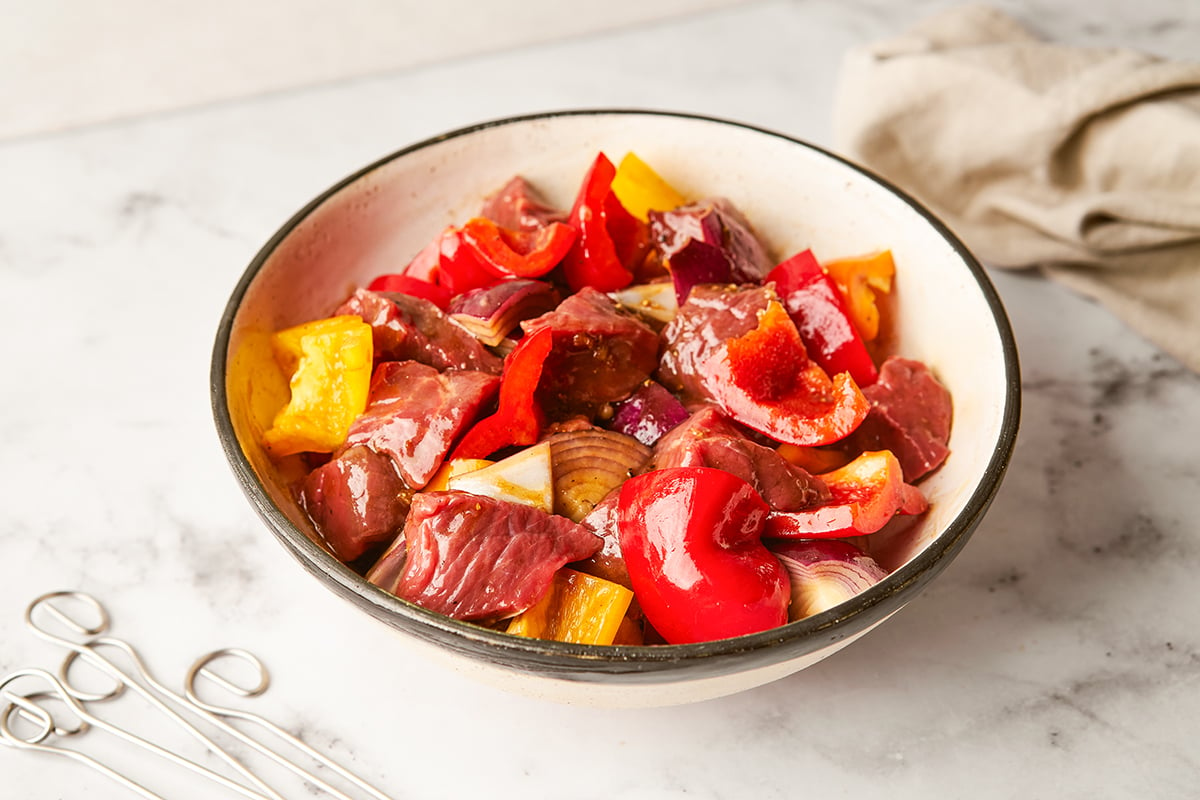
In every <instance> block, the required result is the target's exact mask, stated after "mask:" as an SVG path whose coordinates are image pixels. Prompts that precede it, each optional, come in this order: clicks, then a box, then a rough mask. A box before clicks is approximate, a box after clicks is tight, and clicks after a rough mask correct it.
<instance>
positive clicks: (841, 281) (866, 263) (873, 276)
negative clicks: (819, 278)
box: [825, 250, 896, 342]
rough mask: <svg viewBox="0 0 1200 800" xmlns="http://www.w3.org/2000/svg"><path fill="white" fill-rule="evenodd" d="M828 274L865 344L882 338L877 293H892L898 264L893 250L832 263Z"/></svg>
mask: <svg viewBox="0 0 1200 800" xmlns="http://www.w3.org/2000/svg"><path fill="white" fill-rule="evenodd" d="M825 271H826V272H827V273H829V277H831V278H833V282H834V283H835V284H837V287H838V291H839V292H841V295H842V298H843V299H844V300H845V301H846V308H847V309H848V310H849V311H850V320H851V322H853V323H854V327H855V328H857V329H858V334H859V335H860V336H862V338H863V340H864V341H868V342H869V341H871V340H872V339H874V338H875V337H876V336H878V335H879V307H878V306H877V305H876V304H875V293H876V292H882V293H884V294H888V293H890V292H891V291H892V277H893V276H894V275H895V274H896V264H895V262H894V261H893V260H892V251H891V250H880V251H879V252H876V253H871V254H869V255H865V256H856V257H854V258H842V259H838V260H837V261H830V262H829V263H827V264H826V265H825Z"/></svg>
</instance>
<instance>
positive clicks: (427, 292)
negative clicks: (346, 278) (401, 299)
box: [367, 274, 450, 311]
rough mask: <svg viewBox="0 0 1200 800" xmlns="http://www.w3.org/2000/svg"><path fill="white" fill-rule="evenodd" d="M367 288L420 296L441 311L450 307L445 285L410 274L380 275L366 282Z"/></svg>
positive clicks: (375, 290)
mask: <svg viewBox="0 0 1200 800" xmlns="http://www.w3.org/2000/svg"><path fill="white" fill-rule="evenodd" d="M367 289H368V290H370V291H372V292H396V293H398V294H406V295H409V296H410V297H420V298H421V299H422V300H428V301H429V302H431V303H433V304H434V305H435V306H437V307H438V308H440V309H441V310H442V311H445V310H446V309H447V308H449V307H450V292H449V291H447V290H446V287H444V286H438V285H437V284H436V283H430V282H429V281H425V280H421V279H420V278H414V277H412V276H411V275H406V274H388V275H380V276H378V277H376V278H375V280H373V281H371V282H370V283H369V284H367Z"/></svg>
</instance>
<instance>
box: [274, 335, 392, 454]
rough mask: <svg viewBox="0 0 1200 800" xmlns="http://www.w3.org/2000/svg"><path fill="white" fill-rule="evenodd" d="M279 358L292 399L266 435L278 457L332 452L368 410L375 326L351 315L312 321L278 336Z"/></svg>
mask: <svg viewBox="0 0 1200 800" xmlns="http://www.w3.org/2000/svg"><path fill="white" fill-rule="evenodd" d="M272 344H273V346H274V350H275V358H276V360H277V361H278V362H279V366H280V367H281V368H282V369H283V371H284V372H285V373H290V374H291V381H290V388H291V399H290V400H289V401H288V403H287V405H286V406H284V407H283V408H282V409H281V410H280V411H279V413H278V414H276V415H275V419H274V421H273V422H272V424H271V427H270V429H269V430H267V432H266V433H264V434H263V444H264V445H266V447H267V449H268V450H269V451H270V452H271V454H272V455H274V456H286V455H292V454H294V453H301V452H315V453H330V452H333V451H334V450H336V449H337V448H338V447H339V446H340V445H341V444H342V442H344V441H345V440H346V434H347V432H349V430H350V424H351V423H352V422H354V420H355V418H356V417H358V415H359V414H362V413H363V411H364V410H366V407H367V394H368V391H369V389H370V386H371V368H372V358H373V349H372V343H371V326H370V325H368V324H367V323H365V322H363V321H362V319H361V318H360V317H357V316H353V315H347V316H340V317H330V318H328V319H321V320H316V321H314V322H306V323H304V324H302V325H297V326H295V327H293V328H288V329H287V330H283V331H279V332H278V333H276V334H275V336H274V338H273V340H272Z"/></svg>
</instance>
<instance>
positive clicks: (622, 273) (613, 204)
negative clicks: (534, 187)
mask: <svg viewBox="0 0 1200 800" xmlns="http://www.w3.org/2000/svg"><path fill="white" fill-rule="evenodd" d="M616 172H617V169H616V167H614V166H613V163H612V162H611V161H609V160H608V157H607V156H605V155H604V153H600V154H598V155H597V156H596V160H595V161H594V162H592V166H591V168H590V169H589V170H588V173H587V175H586V176H584V179H583V185H582V186H581V187H580V189H579V194H578V195H577V196H576V198H575V204H574V205H573V206H572V207H571V214H570V216H569V217H568V218H567V224H569V225H570V226H571V227H573V228H574V229H575V230H576V231H577V232H578V234H579V235H578V236H577V237H576V239H575V243H574V245H573V246H572V247H571V249H570V251H569V252H568V253H567V256H566V258H565V259H563V262H562V267H563V274H564V276H565V277H566V279H567V283H568V284H569V285H570V287H571V290H572V291H575V292H577V291H579V290H580V289H582V288H584V287H585V286H591V287H593V288H595V289H599V290H600V291H602V292H611V291H615V290H616V289H620V288H623V287H625V286H628V285H629V283H630V282H631V281H633V272H632V271H631V269H630V267H631V266H632V260H633V259H634V258H635V257H636V256H637V255H638V253H639V252H641V253H642V254H644V249H641V250H640V251H639V248H638V247H637V246H636V242H637V237H638V236H641V237H646V236H647V233H646V231H645V223H643V222H641V220H638V219H637V218H636V217H634V216H633V215H632V214H630V213H629V212H628V211H626V210H625V208H624V207H623V206H622V205H621V203H620V201H619V200H617V198H616V195H614V194H613V193H612V180H613V176H614V175H616Z"/></svg>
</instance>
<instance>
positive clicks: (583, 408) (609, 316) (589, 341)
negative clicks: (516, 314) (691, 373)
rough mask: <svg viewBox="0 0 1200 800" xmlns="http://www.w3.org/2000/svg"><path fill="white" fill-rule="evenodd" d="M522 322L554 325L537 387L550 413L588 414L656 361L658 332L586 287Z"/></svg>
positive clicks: (625, 392)
mask: <svg viewBox="0 0 1200 800" xmlns="http://www.w3.org/2000/svg"><path fill="white" fill-rule="evenodd" d="M521 327H522V328H524V329H525V333H526V334H530V333H533V332H535V331H538V330H541V329H542V328H550V329H551V331H553V335H554V345H553V348H552V349H551V351H550V355H549V356H548V357H547V359H546V362H545V366H544V367H543V369H542V377H541V381H540V383H539V384H538V393H537V396H538V400H539V401H540V402H541V404H542V407H543V408H544V409H545V411H546V413H547V414H548V415H550V417H551V418H553V419H565V418H567V417H570V416H574V415H583V416H588V417H591V416H593V415H594V414H595V413H596V411H597V410H598V409H599V408H600V407H602V406H603V405H604V404H606V403H610V402H613V401H616V400H623V399H624V398H626V397H628V396H629V395H630V394H631V393H632V392H633V391H634V390H635V389H637V387H638V386H640V385H641V384H642V381H644V380H646V378H648V377H649V376H650V373H651V372H653V371H654V369H655V367H656V366H657V365H658V335H657V334H656V333H655V332H654V331H653V330H651V329H650V328H649V327H648V326H647V325H646V324H645V323H643V322H641V321H640V320H638V319H635V318H634V317H632V316H631V315H629V314H626V313H624V312H622V311H621V310H619V308H618V307H617V304H616V303H615V302H614V301H613V300H612V299H611V298H609V297H608V296H607V295H605V294H604V293H602V292H599V291H597V290H595V289H592V288H590V287H589V288H584V289H582V290H580V291H579V292H577V293H575V294H573V295H571V296H570V297H568V298H567V299H566V300H564V301H563V302H562V303H560V304H559V306H558V308H556V309H554V310H553V311H551V312H550V313H548V314H543V315H542V316H540V317H538V318H536V319H532V320H528V321H526V322H523V323H521Z"/></svg>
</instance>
